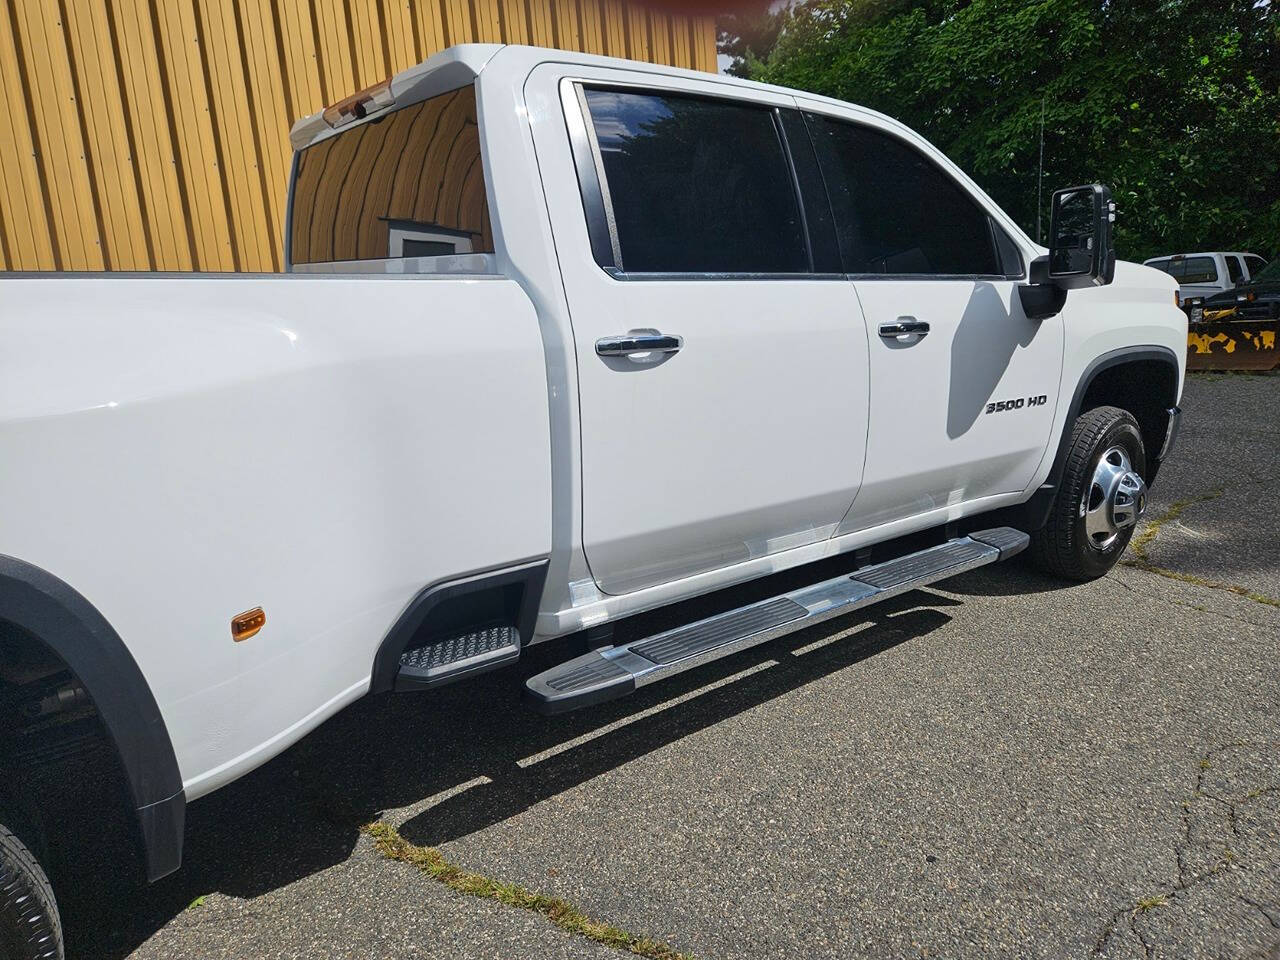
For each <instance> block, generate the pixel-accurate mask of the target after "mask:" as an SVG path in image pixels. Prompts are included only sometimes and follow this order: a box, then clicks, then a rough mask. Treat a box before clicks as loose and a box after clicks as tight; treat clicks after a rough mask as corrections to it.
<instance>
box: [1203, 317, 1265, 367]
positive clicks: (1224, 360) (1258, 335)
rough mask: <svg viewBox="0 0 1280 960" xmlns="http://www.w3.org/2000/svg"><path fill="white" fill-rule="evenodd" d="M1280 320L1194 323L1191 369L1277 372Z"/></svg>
mask: <svg viewBox="0 0 1280 960" xmlns="http://www.w3.org/2000/svg"><path fill="white" fill-rule="evenodd" d="M1278 333H1280V320H1259V321H1257V322H1253V321H1249V320H1243V321H1229V322H1227V323H1222V322H1218V323H1192V324H1189V325H1188V327H1187V369H1188V370H1275V369H1276V368H1278V367H1280V350H1277V349H1276V336H1277V334H1278Z"/></svg>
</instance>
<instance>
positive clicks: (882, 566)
mask: <svg viewBox="0 0 1280 960" xmlns="http://www.w3.org/2000/svg"><path fill="white" fill-rule="evenodd" d="M1029 542H1030V538H1029V537H1028V536H1027V535H1026V534H1025V533H1022V532H1021V531H1018V530H1014V529H1012V528H1010V527H995V528H994V529H991V530H980V531H978V532H977V533H971V534H969V535H968V536H967V537H958V538H956V539H954V540H949V541H947V542H946V543H944V544H942V545H940V546H937V547H931V548H930V549H928V550H921V551H919V552H918V553H911V554H908V555H907V556H905V557H899V558H898V559H897V560H889V561H886V562H885V563H878V564H875V565H873V566H869V567H864V568H863V569H861V570H859V571H857V572H856V573H854V574H846V575H844V576H839V577H836V578H835V579H834V580H827V581H825V582H824V583H816V584H814V585H813V586H809V587H802V588H801V589H799V590H792V591H791V592H790V593H784V594H782V595H781V596H778V597H773V598H772V599H770V600H761V601H760V602H758V603H752V604H748V605H747V606H745V607H739V608H738V609H737V610H730V611H729V612H727V613H722V614H719V615H718V616H714V617H708V618H707V619H705V620H699V621H697V622H696V623H691V624H688V625H686V626H683V627H676V628H675V629H674V630H668V631H666V632H665V633H659V634H656V635H654V636H652V637H646V638H644V639H643V640H636V641H633V642H631V643H627V644H623V645H622V646H618V647H603V648H601V649H599V650H593V651H591V652H590V653H588V654H585V655H583V656H581V657H577V658H576V659H573V660H570V661H568V662H567V663H562V664H560V665H559V666H557V667H552V668H551V669H550V670H545V671H543V672H542V673H540V674H538V675H537V676H535V677H530V678H529V680H528V682H527V684H526V690H525V696H526V699H527V700H528V701H529V702H530V704H531V705H532V706H533V707H534V709H536V710H538V711H539V712H541V713H563V712H565V711H567V710H576V709H577V708H579V707H585V706H589V705H591V704H593V703H602V702H603V701H605V700H613V699H614V698H616V697H623V696H626V695H627V694H628V693H631V692H633V691H634V690H635V689H636V688H637V687H643V686H646V685H648V684H650V683H654V682H656V681H658V680H663V679H665V678H666V677H670V676H674V675H675V674H677V673H682V672H683V671H685V670H688V669H691V668H692V667H696V666H698V665H700V664H703V663H708V662H710V661H712V660H718V659H720V658H721V657H727V656H729V655H730V654H733V653H737V652H738V651H739V650H745V649H746V648H747V647H753V646H755V645H756V644H758V643H764V642H766V641H768V640H772V639H774V638H775V637H780V636H782V635H783V634H787V633H792V632H794V631H796V630H802V629H804V628H805V627H808V626H811V625H812V624H815V623H820V622H821V621H823V620H828V619H830V618H832V617H838V616H840V615H841V614H845V613H850V612H852V611H854V610H857V609H859V608H861V607H865V606H869V605H870V604H873V603H877V602H879V601H880V600H886V599H888V598H889V597H893V596H897V595H898V594H900V593H905V592H906V591H908V590H913V589H915V588H916V587H923V586H925V585H927V584H930V583H936V582H937V581H939V580H944V579H946V578H947V577H953V576H955V575H956V574H958V573H964V572H965V571H966V570H972V569H974V568H975V567H981V566H985V565H986V564H988V563H995V562H996V561H997V560H1006V559H1008V558H1009V557H1011V556H1013V555H1014V554H1016V553H1021V552H1022V551H1023V550H1025V549H1026V547H1027V544H1028V543H1029Z"/></svg>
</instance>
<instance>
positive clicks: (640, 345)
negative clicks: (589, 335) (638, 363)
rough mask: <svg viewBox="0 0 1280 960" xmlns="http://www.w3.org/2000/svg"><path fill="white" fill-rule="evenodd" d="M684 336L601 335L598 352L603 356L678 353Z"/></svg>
mask: <svg viewBox="0 0 1280 960" xmlns="http://www.w3.org/2000/svg"><path fill="white" fill-rule="evenodd" d="M683 346H684V337H677V336H674V335H673V334H669V333H629V334H626V335H625V336H621V337H601V338H600V339H599V340H597V341H596V353H597V354H599V355H600V356H602V357H629V356H631V355H632V354H637V353H676V352H678V351H679V350H680V348H681V347H683Z"/></svg>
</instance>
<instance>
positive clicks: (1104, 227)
mask: <svg viewBox="0 0 1280 960" xmlns="http://www.w3.org/2000/svg"><path fill="white" fill-rule="evenodd" d="M1051 210H1052V213H1051V216H1050V219H1049V263H1048V279H1049V281H1050V282H1052V283H1053V284H1054V285H1055V286H1057V287H1060V288H1061V289H1063V290H1076V289H1079V288H1082V287H1101V286H1104V285H1106V284H1108V283H1110V282H1111V281H1112V280H1113V279H1114V278H1115V273H1116V251H1115V245H1114V242H1113V240H1112V228H1113V225H1114V224H1115V219H1116V205H1115V203H1114V201H1112V199H1111V191H1110V190H1109V189H1107V187H1105V186H1103V185H1102V184H1100V183H1091V184H1088V185H1087V186H1082V187H1068V188H1067V189H1066V190H1056V191H1054V194H1053V205H1052V208H1051Z"/></svg>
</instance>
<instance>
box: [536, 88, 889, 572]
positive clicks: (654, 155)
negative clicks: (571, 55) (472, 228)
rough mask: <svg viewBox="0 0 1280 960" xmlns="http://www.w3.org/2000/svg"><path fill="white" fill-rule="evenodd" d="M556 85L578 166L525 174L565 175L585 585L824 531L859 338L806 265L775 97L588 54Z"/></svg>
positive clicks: (800, 207)
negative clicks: (740, 95) (613, 65)
mask: <svg viewBox="0 0 1280 960" xmlns="http://www.w3.org/2000/svg"><path fill="white" fill-rule="evenodd" d="M537 77H538V74H537V73H535V75H534V78H533V80H531V82H534V81H535V80H536V79H537ZM557 86H558V93H559V96H560V99H561V102H562V103H563V105H564V108H565V111H566V119H567V121H568V128H569V135H570V138H571V139H572V138H573V137H575V136H576V137H578V138H579V142H577V143H576V144H573V146H574V147H576V152H575V153H574V159H575V160H576V161H577V168H576V170H575V166H574V164H572V163H567V164H564V166H563V168H559V169H558V168H556V167H555V166H554V165H553V164H551V163H550V162H548V164H547V166H543V168H542V170H543V176H544V178H547V177H551V176H558V177H573V178H574V180H575V184H574V185H575V191H574V194H575V202H574V203H573V204H562V205H557V204H555V203H551V204H550V207H551V216H552V228H553V232H554V235H555V240H556V249H557V252H558V255H559V259H560V267H561V273H562V277H563V279H564V283H565V291H566V294H567V298H568V304H569V311H570V316H571V320H572V324H573V332H574V339H575V344H576V348H577V364H578V389H579V401H580V414H581V430H582V435H581V436H582V442H581V450H582V497H583V500H582V528H583V540H584V545H585V552H586V557H587V561H588V564H589V566H590V568H591V571H592V575H593V577H594V578H595V581H596V583H597V585H598V586H599V588H600V589H601V590H602V591H604V592H606V593H610V594H621V593H626V592H630V591H634V590H639V589H642V588H644V587H649V586H653V585H655V584H660V583H664V582H668V581H672V580H676V579H680V578H683V577H688V576H691V575H694V574H698V573H702V572H704V571H708V570H714V569H718V568H724V567H728V566H731V565H733V564H737V563H741V562H743V561H746V560H749V559H752V558H756V557H762V556H767V555H770V554H774V553H777V552H779V551H782V550H786V549H788V548H792V547H798V546H803V545H805V544H811V543H815V542H818V541H822V540H825V539H826V538H827V537H829V536H830V535H831V534H832V532H833V531H834V530H835V528H836V527H837V525H838V524H839V522H840V520H841V518H842V517H843V515H844V514H845V513H846V511H847V509H848V507H849V505H850V502H851V501H852V500H853V497H854V494H855V493H856V491H857V488H858V483H859V479H860V477H861V474H862V466H863V455H864V451H865V439H866V428H867V420H866V416H867V339H866V332H865V328H864V325H863V320H862V313H861V310H860V309H859V306H858V302H857V297H856V295H855V293H854V290H853V288H852V287H851V286H850V285H849V284H848V283H847V282H845V281H844V280H843V278H841V277H840V276H839V275H838V273H835V272H833V273H828V274H821V273H819V272H818V270H817V269H816V267H815V262H814V253H813V250H812V243H811V240H810V236H809V228H808V226H807V224H806V217H805V215H804V212H803V211H804V209H805V202H804V198H803V195H802V192H801V188H800V186H799V183H800V182H801V180H800V178H799V177H798V176H797V174H796V172H795V170H794V169H793V167H792V164H791V161H790V159H789V155H788V152H787V149H786V134H785V131H784V119H785V118H784V117H783V111H788V110H789V111H790V115H789V116H790V119H791V120H793V121H794V120H798V119H799V117H798V114H797V113H796V112H795V111H794V102H793V101H792V100H790V98H786V97H781V96H772V97H771V96H770V95H768V94H763V95H762V96H761V97H760V99H757V100H750V101H746V100H741V99H728V98H726V97H725V95H724V93H725V90H726V88H725V87H723V86H722V85H720V84H717V83H715V82H714V81H707V82H698V81H690V80H680V79H676V78H661V79H659V78H656V77H654V76H653V75H652V74H642V73H632V72H630V71H612V70H606V69H586V70H583V71H581V72H578V73H576V74H575V75H574V77H573V78H570V79H566V80H563V81H560V82H558V84H557ZM729 92H730V93H734V92H736V91H732V90H730V91H729ZM582 140H585V141H586V142H585V143H584V142H581V141H582ZM805 148H806V149H810V150H811V148H810V147H809V146H808V144H807V142H806V143H805ZM809 157H810V163H812V160H811V157H812V154H811V153H810V155H809ZM545 159H546V160H547V161H550V159H551V158H550V157H546V158H545ZM542 162H544V151H542V150H540V163H542ZM814 175H815V179H816V167H815V168H814ZM579 187H580V189H581V203H578V202H576V200H577V195H578V189H577V188H579ZM551 195H552V191H549V192H548V196H549V197H550V196H551ZM809 199H810V200H811V201H815V200H817V199H818V198H816V197H810V198H809ZM828 219H829V215H828ZM593 239H594V241H595V243H594V244H593V242H592V241H593ZM832 249H833V256H834V239H833V240H832Z"/></svg>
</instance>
